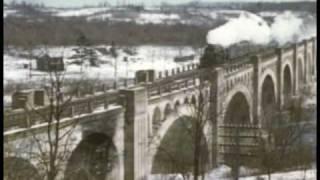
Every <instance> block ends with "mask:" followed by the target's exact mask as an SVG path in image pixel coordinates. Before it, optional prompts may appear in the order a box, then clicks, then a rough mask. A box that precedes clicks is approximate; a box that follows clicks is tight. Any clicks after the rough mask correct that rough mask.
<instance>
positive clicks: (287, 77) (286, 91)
mask: <svg viewBox="0 0 320 180" xmlns="http://www.w3.org/2000/svg"><path fill="white" fill-rule="evenodd" d="M292 89H293V88H292V78H291V73H290V68H289V66H286V67H285V68H284V71H283V104H284V106H285V107H286V106H288V105H289V103H290V100H291V97H292Z"/></svg>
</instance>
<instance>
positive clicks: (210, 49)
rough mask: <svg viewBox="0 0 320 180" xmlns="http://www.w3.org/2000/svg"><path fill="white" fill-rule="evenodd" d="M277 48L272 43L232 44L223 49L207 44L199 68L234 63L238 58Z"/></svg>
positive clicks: (219, 46)
mask: <svg viewBox="0 0 320 180" xmlns="http://www.w3.org/2000/svg"><path fill="white" fill-rule="evenodd" d="M275 47H277V45H276V44H274V43H273V42H272V43H270V44H267V45H258V44H253V43H250V42H248V41H242V42H240V43H236V44H233V45H231V46H229V47H227V48H224V47H223V46H221V45H218V44H208V45H207V46H206V48H205V50H204V54H203V56H202V57H201V58H200V68H202V67H203V68H205V67H210V66H216V65H221V64H228V63H234V62H235V61H238V60H239V59H240V57H245V56H250V55H253V54H255V53H257V52H263V51H266V50H270V49H272V48H275Z"/></svg>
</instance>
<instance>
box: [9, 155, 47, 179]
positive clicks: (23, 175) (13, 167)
mask: <svg viewBox="0 0 320 180" xmlns="http://www.w3.org/2000/svg"><path fill="white" fill-rule="evenodd" d="M3 178H4V179H8V180H21V179H23V180H41V179H43V178H41V176H40V174H39V173H38V171H37V169H36V168H35V167H34V166H33V165H32V164H31V163H30V162H29V161H28V160H26V159H23V158H19V157H6V158H4V163H3Z"/></svg>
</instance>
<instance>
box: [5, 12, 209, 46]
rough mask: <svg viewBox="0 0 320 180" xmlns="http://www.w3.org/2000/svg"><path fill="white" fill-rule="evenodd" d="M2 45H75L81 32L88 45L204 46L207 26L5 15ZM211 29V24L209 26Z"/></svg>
mask: <svg viewBox="0 0 320 180" xmlns="http://www.w3.org/2000/svg"><path fill="white" fill-rule="evenodd" d="M3 25H4V27H3V29H4V45H5V46H7V45H14V46H21V45H28V44H29V45H31V44H36V45H39V44H46V45H75V44H76V43H77V39H78V38H79V36H80V35H81V34H84V35H85V36H86V38H87V39H88V41H89V42H90V43H91V44H106V43H107V44H108V43H110V42H111V41H114V42H115V43H116V44H123V45H139V44H165V45H200V46H202V45H204V44H205V43H206V34H207V32H208V30H210V28H209V27H201V26H191V25H183V24H177V25H170V26H169V25H154V24H145V25H137V24H135V23H128V22H117V23H111V22H102V21H100V22H98V21H97V22H94V21H92V22H88V21H85V20H83V19H77V18H72V19H69V20H63V19H60V18H51V19H46V20H45V21H35V20H32V21H30V20H26V19H22V18H14V17H8V18H6V19H5V20H4V24H3ZM211 28H213V27H211Z"/></svg>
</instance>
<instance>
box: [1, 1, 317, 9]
mask: <svg viewBox="0 0 320 180" xmlns="http://www.w3.org/2000/svg"><path fill="white" fill-rule="evenodd" d="M11 1H15V2H21V1H25V2H31V3H43V4H44V5H46V6H55V7H73V6H83V5H96V4H98V3H101V2H109V3H110V4H111V5H116V4H117V3H120V4H123V3H124V2H126V4H127V3H130V4H133V3H134V4H142V3H143V4H145V5H159V4H160V3H161V2H167V3H170V4H178V3H186V2H190V1H191V0H4V2H6V3H9V2H11ZM193 1H195V0H193ZM198 1H199V0H198ZM228 1H233V2H239V1H243V0H201V2H228ZM245 1H247V2H259V1H260V2H270V1H274V2H293V1H301V0H245ZM304 1H316V0H304Z"/></svg>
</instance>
